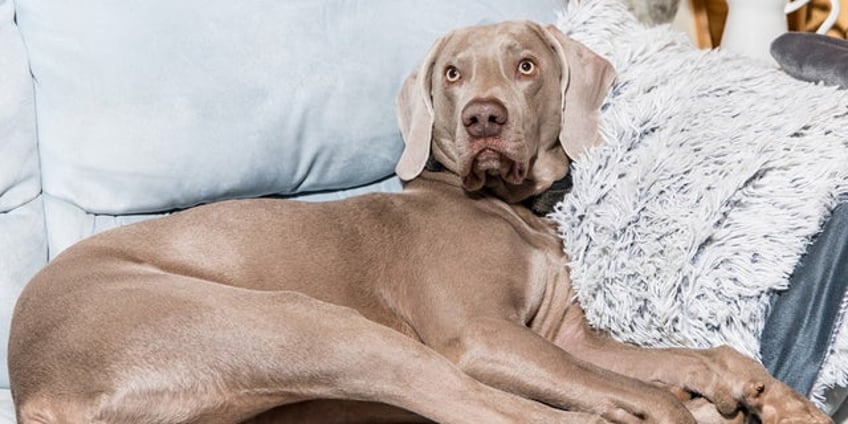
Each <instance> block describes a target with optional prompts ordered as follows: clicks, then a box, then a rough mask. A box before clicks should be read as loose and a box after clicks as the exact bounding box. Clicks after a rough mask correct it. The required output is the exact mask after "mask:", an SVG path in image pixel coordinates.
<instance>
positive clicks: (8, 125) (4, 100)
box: [0, 0, 47, 388]
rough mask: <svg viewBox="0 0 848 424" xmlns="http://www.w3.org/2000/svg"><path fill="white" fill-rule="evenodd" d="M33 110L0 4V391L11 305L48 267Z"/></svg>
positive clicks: (6, 2)
mask: <svg viewBox="0 0 848 424" xmlns="http://www.w3.org/2000/svg"><path fill="white" fill-rule="evenodd" d="M40 191H41V181H40V175H39V167H38V146H37V143H36V126H35V105H34V99H33V88H32V80H31V78H30V74H29V70H28V65H27V56H26V50H25V49H24V45H23V43H22V42H21V37H20V33H19V32H18V29H17V27H16V26H15V24H14V3H13V2H12V1H10V0H0V388H2V387H8V386H9V376H8V372H7V369H6V365H5V364H6V340H7V339H8V336H9V322H10V319H11V317H12V310H13V308H14V306H15V299H17V297H18V293H20V291H21V290H22V289H23V286H24V284H26V282H27V281H28V280H29V279H30V278H31V277H32V275H34V274H35V272H36V271H38V269H39V268H41V267H42V266H44V264H45V263H46V261H47V244H46V241H45V229H44V216H43V210H42V207H41V198H40V197H39V193H40Z"/></svg>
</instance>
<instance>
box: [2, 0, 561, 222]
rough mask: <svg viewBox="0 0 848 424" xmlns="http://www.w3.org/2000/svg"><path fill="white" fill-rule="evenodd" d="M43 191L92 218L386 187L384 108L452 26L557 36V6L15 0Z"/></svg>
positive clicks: (390, 140)
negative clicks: (544, 25)
mask: <svg viewBox="0 0 848 424" xmlns="http://www.w3.org/2000/svg"><path fill="white" fill-rule="evenodd" d="M17 4H18V25H19V26H20V28H21V32H22V33H23V35H24V40H25V42H26V45H27V48H28V50H29V54H30V60H31V63H32V72H33V76H34V78H35V80H36V81H37V85H36V97H37V100H38V102H37V105H38V117H39V121H38V122H39V133H40V143H41V152H42V164H43V169H44V190H45V192H47V193H49V194H51V195H52V196H54V197H56V198H59V199H63V200H65V201H67V202H70V203H73V204H75V205H77V206H78V207H80V208H81V209H83V210H85V211H86V212H91V213H101V214H125V213H130V214H139V213H150V212H157V211H164V210H170V209H174V208H184V207H189V206H193V205H197V204H199V203H203V202H208V201H211V200H218V199H221V198H233V197H252V196H261V195H268V194H280V195H292V194H296V193H303V192H314V191H327V190H337V189H345V188H350V187H354V186H359V185H363V184H367V183H370V182H373V181H375V180H378V179H382V178H385V177H388V176H389V175H391V174H392V173H393V168H394V165H395V162H396V161H397V158H398V156H399V154H400V149H401V146H402V142H401V140H400V136H399V133H398V130H397V125H396V123H395V113H394V102H395V97H396V95H397V92H398V90H399V88H400V85H401V83H402V80H403V79H404V77H405V76H406V75H407V74H408V73H409V71H410V70H412V69H413V68H414V65H415V64H416V61H418V60H420V58H421V57H423V55H424V52H426V50H427V49H428V48H429V47H430V45H431V44H432V42H433V41H434V40H435V38H436V37H437V36H439V35H441V34H443V33H444V32H446V31H448V30H449V29H452V28H454V27H457V26H462V25H469V24H477V23H484V22H496V21H500V20H504V19H509V18H532V19H535V20H538V21H541V22H553V21H554V19H555V11H558V10H559V9H561V6H562V4H563V3H562V0H525V1H521V2H516V1H514V0H494V1H492V0H485V1H483V0H474V1H464V2H456V1H445V0H440V1H432V2H420V1H397V0H372V1H368V2H350V1H343V0H331V1H320V2H316V1H313V0H291V1H285V2H279V1H271V0H261V1H256V2H247V3H245V2H231V1H222V0H212V1H202V0H187V1H179V2H173V1H169V0H152V1H146V2H134V3H132V4H127V3H115V2H112V1H108V0H84V1H82V2H55V1H48V0H19V1H18V2H17Z"/></svg>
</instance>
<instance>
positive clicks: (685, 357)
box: [555, 305, 832, 424]
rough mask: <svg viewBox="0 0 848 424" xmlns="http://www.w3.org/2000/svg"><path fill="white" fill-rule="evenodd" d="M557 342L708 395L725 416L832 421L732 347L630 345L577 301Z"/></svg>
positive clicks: (640, 375)
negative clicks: (592, 324) (588, 316)
mask: <svg viewBox="0 0 848 424" xmlns="http://www.w3.org/2000/svg"><path fill="white" fill-rule="evenodd" d="M555 343H556V344H557V345H559V346H562V347H563V349H566V350H568V351H569V352H570V353H572V354H573V355H575V356H576V357H579V358H582V359H584V360H586V361H588V362H591V363H593V364H595V365H597V366H600V367H604V368H607V369H610V370H613V371H615V372H617V373H620V374H623V375H626V376H629V377H633V378H637V379H639V380H642V381H646V382H650V383H653V384H656V385H659V386H664V387H669V388H672V389H674V390H676V391H678V393H680V392H687V393H692V394H697V395H700V396H703V397H705V398H707V399H709V400H710V401H711V402H712V403H713V404H715V407H716V408H717V409H718V411H719V412H720V413H721V414H722V415H724V416H725V417H734V416H737V415H739V412H740V411H743V412H750V413H752V414H754V415H757V416H758V417H760V419H761V420H762V422H763V423H764V424H778V423H782V424H786V423H805V424H827V423H832V420H831V419H830V418H829V417H827V416H826V415H825V414H823V413H822V412H821V411H819V410H818V409H817V408H816V407H815V406H814V405H813V404H812V403H811V402H810V401H809V400H807V399H806V398H804V397H803V396H802V395H800V394H799V393H797V392H795V391H794V390H792V388H790V387H789V386H787V385H785V384H783V383H781V382H780V381H778V380H776V379H775V378H774V377H772V376H771V375H770V374H769V373H768V371H766V369H765V368H763V366H762V365H760V364H759V363H758V362H757V361H755V360H753V359H751V358H749V357H746V356H744V355H742V354H740V353H739V352H737V351H736V350H734V349H732V348H730V347H727V346H721V347H716V348H711V349H685V348H668V349H647V348H640V347H636V346H633V345H628V344H625V343H621V342H618V341H616V340H613V339H612V338H611V337H609V336H608V335H606V334H602V333H599V332H597V331H595V330H593V329H591V328H589V327H588V326H587V324H586V321H585V318H584V314H583V312H582V310H581V309H579V307H577V306H576V305H575V306H574V307H573V308H571V309H569V312H568V315H567V316H566V319H565V322H564V325H563V327H562V329H561V331H560V334H559V336H558V337H557V339H556V340H555Z"/></svg>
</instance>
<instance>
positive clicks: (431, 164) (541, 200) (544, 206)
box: [424, 155, 572, 217]
mask: <svg viewBox="0 0 848 424" xmlns="http://www.w3.org/2000/svg"><path fill="white" fill-rule="evenodd" d="M424 169H426V170H427V171H430V172H443V171H445V170H446V169H447V168H445V166H444V165H442V164H441V163H440V162H439V161H438V160H436V158H435V157H433V155H430V157H429V158H428V159H427V163H426V164H425V165H424ZM571 186H572V181H571V173H570V172H569V173H567V174H565V176H564V177H562V178H560V179H559V180H557V181H554V183H553V184H551V186H550V187H549V188H548V189H547V190H545V191H543V192H541V193H539V194H537V195H535V196H530V197H528V198H527V199H524V200H523V201H522V202H521V204H522V205H524V207H526V208H527V209H530V210H531V211H532V212H533V214H534V215H536V216H542V217H543V216H547V215H548V214H549V213H551V212H553V211H554V207H555V206H556V204H557V203H559V202H560V201H561V200H562V198H563V197H564V196H565V194H566V193H568V192H569V191H571Z"/></svg>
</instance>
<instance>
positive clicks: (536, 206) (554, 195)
mask: <svg viewBox="0 0 848 424" xmlns="http://www.w3.org/2000/svg"><path fill="white" fill-rule="evenodd" d="M572 185H573V183H572V180H571V173H570V172H569V173H567V174H565V176H564V177H562V178H560V179H559V180H556V181H554V183H553V184H551V186H550V187H548V189H547V190H545V191H543V192H541V193H539V194H537V195H535V196H530V197H528V198H527V199H525V200H524V201H523V202H521V204H523V205H524V206H526V207H527V209H530V210H531V211H533V214H534V215H536V216H542V217H544V216H547V215H548V214H549V213H551V212H553V211H554V208H555V207H556V205H557V203H559V202H560V201H561V200H562V198H563V197H565V195H566V193H568V192H569V191H571V187H572Z"/></svg>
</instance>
